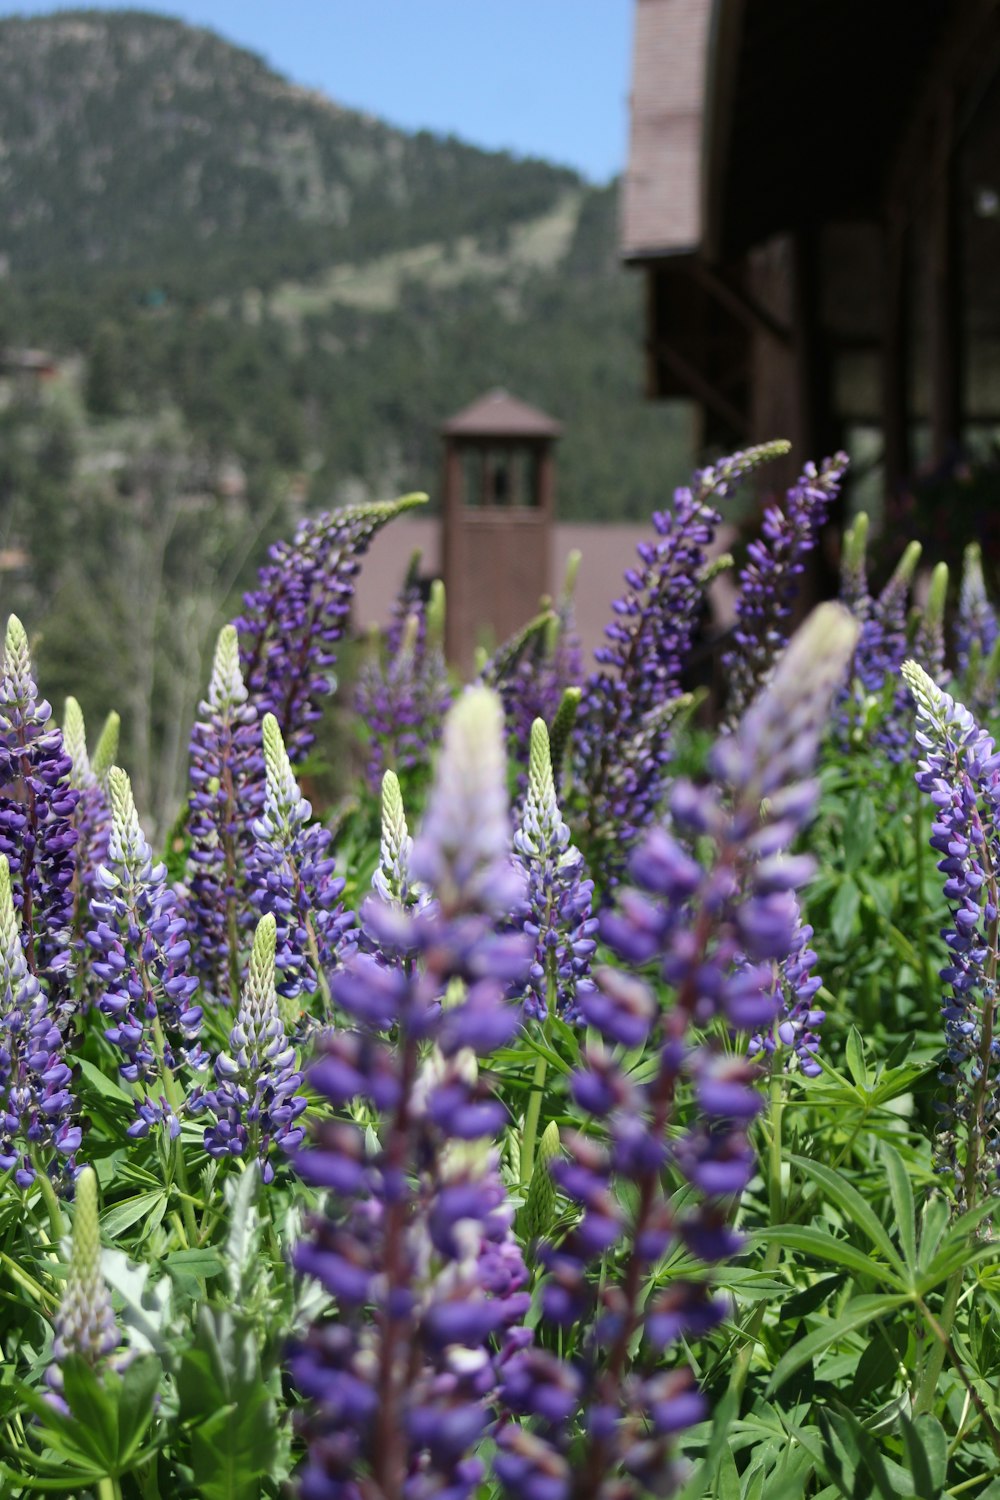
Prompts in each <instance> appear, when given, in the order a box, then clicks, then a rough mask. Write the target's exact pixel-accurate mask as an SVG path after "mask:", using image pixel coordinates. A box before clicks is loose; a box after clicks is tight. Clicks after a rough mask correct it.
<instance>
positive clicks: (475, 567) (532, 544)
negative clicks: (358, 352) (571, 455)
mask: <svg viewBox="0 0 1000 1500" xmlns="http://www.w3.org/2000/svg"><path fill="white" fill-rule="evenodd" d="M561 432H562V426H561V425H560V423H558V422H555V421H553V419H552V418H551V417H548V416H546V415H545V413H544V412H542V411H538V410H537V409H536V408H535V407H533V406H528V405H527V404H526V403H525V402H523V401H519V400H517V399H516V397H514V396H509V395H508V394H507V392H506V391H501V390H495V391H490V392H488V394H487V395H485V396H481V397H480V398H479V400H478V401H473V402H472V404H471V406H466V407H464V408H463V409H462V411H460V412H457V413H456V414H455V416H453V417H451V418H450V419H449V420H448V421H447V422H445V423H444V425H443V426H442V428H441V434H442V437H443V438H444V490H443V496H442V512H443V514H442V527H443V536H442V540H443V549H442V551H443V563H444V567H443V575H444V585H445V593H446V597H447V600H448V611H447V616H446V621H447V623H446V640H445V649H446V651H447V654H448V660H449V661H451V662H453V663H454V664H455V665H456V666H457V667H458V668H459V669H460V670H461V671H463V672H465V673H467V672H468V671H469V669H470V668H471V666H472V661H473V657H474V654H475V648H476V645H477V644H478V643H479V642H481V641H483V640H487V641H492V642H493V643H494V644H499V643H500V642H501V641H504V640H506V639H507V638H508V637H509V636H511V635H513V634H514V632H515V631H517V630H520V628H521V627H522V626H523V625H525V624H526V623H527V621H528V620H530V619H531V618H532V616H533V615H535V614H537V612H538V602H539V599H540V597H541V596H542V595H543V594H544V593H546V592H547V590H548V589H549V580H550V576H551V552H552V528H553V524H554V521H555V456H554V452H553V448H554V444H555V441H556V439H557V438H558V437H559V435H560V433H561Z"/></svg>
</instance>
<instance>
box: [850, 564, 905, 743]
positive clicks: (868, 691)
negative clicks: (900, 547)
mask: <svg viewBox="0 0 1000 1500" xmlns="http://www.w3.org/2000/svg"><path fill="white" fill-rule="evenodd" d="M920 550H921V549H920V543H919V542H910V544H909V545H908V546H907V548H906V551H905V552H904V553H903V556H902V557H901V558H900V560H899V562H898V563H897V565H896V567H895V569H894V571H893V573H892V576H891V577H890V579H889V581H888V583H887V584H886V585H885V587H884V588H883V589H882V592H881V593H880V594H879V595H878V597H877V598H876V599H872V598H870V597H869V596H868V595H867V594H866V595H865V596H864V598H863V599H861V598H859V599H857V600H856V602H855V603H854V605H853V606H852V613H853V614H854V615H855V618H856V619H858V621H859V623H860V625H861V635H860V637H859V639H858V649H857V650H856V651H855V653H854V663H853V666H852V669H851V683H850V686H849V688H848V690H847V691H846V692H845V693H844V695H843V697H844V706H843V710H842V713H841V727H842V731H843V734H844V736H845V737H846V738H848V739H853V740H855V741H857V742H858V743H861V742H863V740H864V737H865V729H866V727H867V726H868V725H869V724H871V726H872V727H871V740H872V745H873V748H875V749H876V750H878V751H880V752H882V753H883V754H884V755H885V757H886V759H887V760H888V761H890V762H891V763H893V764H899V763H900V762H901V761H902V760H903V759H904V758H905V756H906V754H907V750H908V746H909V744H910V733H909V728H908V717H909V714H908V710H907V709H906V708H905V705H904V703H903V701H902V698H901V697H900V694H899V673H900V669H901V668H902V665H903V662H904V661H905V659H906V656H907V651H908V647H907V638H906V613H907V599H908V597H909V592H910V584H911V583H912V581H913V574H914V572H915V570H916V566H917V563H918V562H919V561H920Z"/></svg>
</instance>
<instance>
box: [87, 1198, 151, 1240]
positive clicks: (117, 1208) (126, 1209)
mask: <svg viewBox="0 0 1000 1500" xmlns="http://www.w3.org/2000/svg"><path fill="white" fill-rule="evenodd" d="M165 1202H166V1194H165V1193H164V1191H163V1189H162V1188H158V1189H157V1190H156V1191H155V1192H152V1193H137V1194H136V1196H135V1197H134V1198H126V1199H125V1201H124V1202H123V1203H116V1204H115V1205H114V1207H113V1208H109V1209H108V1210H107V1212H106V1213H103V1214H102V1215H101V1229H102V1231H103V1232H104V1234H106V1235H107V1237H108V1239H111V1240H114V1239H117V1238H118V1236H119V1235H120V1234H122V1233H124V1231H125V1230H126V1229H131V1228H132V1225H133V1224H136V1223H138V1221H139V1220H140V1219H146V1218H148V1217H149V1215H150V1214H151V1213H152V1212H153V1210H154V1209H155V1207H156V1205H157V1204H164V1203H165ZM160 1216H161V1218H162V1212H161V1215H160Z"/></svg>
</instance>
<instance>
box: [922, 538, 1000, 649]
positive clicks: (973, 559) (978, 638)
mask: <svg viewBox="0 0 1000 1500" xmlns="http://www.w3.org/2000/svg"><path fill="white" fill-rule="evenodd" d="M998 638H1000V622H998V621H997V614H996V610H995V609H994V608H993V605H992V604H991V603H990V599H989V595H988V594H987V592H986V580H985V579H984V577H983V554H982V549H981V547H980V545H979V543H978V542H970V543H969V545H968V546H967V547H966V549H965V559H964V566H963V569H962V588H961V592H960V594H959V600H958V618H957V619H956V621H955V655H956V658H957V660H958V670H959V671H960V672H961V674H962V676H963V677H964V676H965V674H966V673H967V672H968V671H969V669H970V667H973V666H974V665H975V664H976V663H982V662H985V661H987V660H988V659H989V657H990V654H991V653H992V651H993V648H994V646H995V645H996V643H997V640H998ZM931 675H933V674H931Z"/></svg>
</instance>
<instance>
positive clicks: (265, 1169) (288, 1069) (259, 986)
mask: <svg viewBox="0 0 1000 1500" xmlns="http://www.w3.org/2000/svg"><path fill="white" fill-rule="evenodd" d="M276 938H277V925H276V923H275V920H274V917H273V916H272V915H271V914H270V913H268V915H267V916H264V917H261V919H260V921H259V922H258V924H257V931H256V932H255V934H254V940H253V949H252V951H251V954H250V964H249V967H248V969H247V977H246V983H245V984H244V986H243V994H242V997H241V999H240V1006H239V1010H238V1011H237V1014H236V1022H235V1024H234V1026H233V1029H232V1031H231V1032H230V1034H229V1047H230V1051H229V1052H224V1053H220V1054H219V1056H218V1057H217V1058H216V1059H215V1087H214V1088H211V1089H204V1090H198V1091H197V1092H196V1093H195V1094H193V1095H192V1096H191V1098H190V1100H189V1108H190V1110H191V1113H192V1114H200V1113H203V1112H205V1111H206V1110H207V1111H209V1112H210V1113H211V1114H212V1115H213V1116H214V1119H213V1121H212V1123H211V1124H209V1125H207V1126H206V1127H205V1150H206V1151H207V1152H208V1154H209V1156H212V1157H215V1158H217V1159H218V1158H224V1157H227V1156H243V1155H246V1154H250V1155H253V1156H255V1157H256V1158H257V1161H258V1162H259V1163H260V1169H261V1176H262V1178H263V1180H264V1182H271V1181H273V1179H274V1162H273V1161H272V1152H271V1146H272V1144H273V1145H275V1146H278V1147H279V1148H280V1149H281V1150H282V1151H285V1152H291V1151H294V1150H295V1148H296V1147H297V1146H299V1145H301V1143H302V1139H303V1135H304V1131H303V1129H302V1126H301V1125H300V1124H299V1123H298V1121H299V1117H300V1115H301V1114H302V1112H303V1110H304V1109H305V1107H306V1101H305V1099H304V1098H303V1097H302V1095H301V1094H300V1093H299V1089H300V1088H301V1085H302V1074H301V1073H300V1072H299V1071H298V1068H297V1064H296V1058H295V1049H294V1047H291V1046H290V1045H289V1043H288V1039H287V1037H286V1036H285V1029H284V1026H283V1025H282V1021H281V1015H280V1013H279V1010H278V997H277V994H276V992H275V988H274V958H275V944H276Z"/></svg>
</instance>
